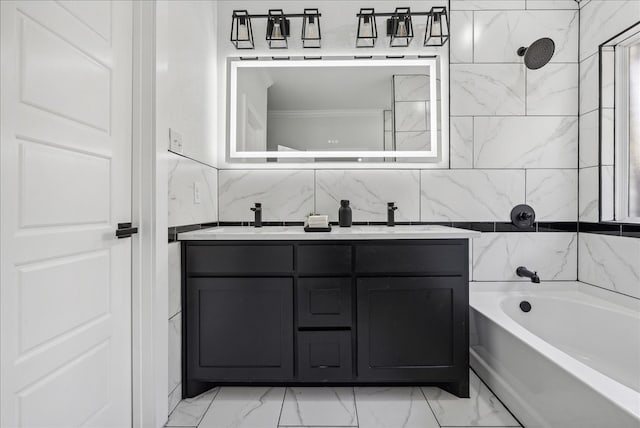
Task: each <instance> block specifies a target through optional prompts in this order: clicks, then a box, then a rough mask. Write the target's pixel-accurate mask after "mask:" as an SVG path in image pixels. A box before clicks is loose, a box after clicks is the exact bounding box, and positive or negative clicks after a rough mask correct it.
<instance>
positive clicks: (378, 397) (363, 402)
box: [355, 386, 440, 428]
mask: <svg viewBox="0 0 640 428" xmlns="http://www.w3.org/2000/svg"><path fill="white" fill-rule="evenodd" d="M355 394H356V408H357V410H358V422H359V424H360V425H359V426H360V428H430V427H433V428H439V427H440V425H438V421H437V420H436V418H435V416H434V415H433V412H432V411H431V409H430V408H429V404H428V403H427V401H426V400H425V398H424V396H423V395H422V392H421V391H420V387H417V386H415V387H402V388H395V387H360V388H356V389H355Z"/></svg>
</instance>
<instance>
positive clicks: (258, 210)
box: [251, 202, 262, 227]
mask: <svg viewBox="0 0 640 428" xmlns="http://www.w3.org/2000/svg"><path fill="white" fill-rule="evenodd" d="M251 211H253V213H254V214H255V218H254V220H253V225H254V226H255V227H262V204H261V203H259V202H256V203H255V207H253V208H251Z"/></svg>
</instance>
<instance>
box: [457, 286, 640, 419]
mask: <svg viewBox="0 0 640 428" xmlns="http://www.w3.org/2000/svg"><path fill="white" fill-rule="evenodd" d="M590 289H595V290H590ZM551 293H555V294H557V295H558V296H559V297H565V298H567V297H570V296H573V297H574V299H575V298H576V297H578V298H586V300H587V302H585V303H587V304H593V303H594V302H593V300H596V303H597V304H598V306H600V307H604V308H608V309H612V310H622V312H624V313H629V311H631V312H632V313H633V315H635V316H638V314H639V313H640V300H638V301H637V302H634V301H633V300H637V299H633V298H630V297H627V296H623V297H624V298H612V297H613V296H610V295H611V294H616V293H612V292H610V291H604V290H601V289H597V288H596V287H592V286H590V285H588V284H583V283H580V282H578V281H562V282H546V283H542V284H536V285H533V284H529V283H522V282H483V283H477V282H473V283H470V287H469V306H470V307H471V308H472V309H473V310H475V311H477V312H479V313H480V314H481V315H482V316H484V317H485V318H487V319H489V320H490V321H491V322H493V323H495V324H496V325H498V326H499V327H500V328H502V329H504V330H505V331H507V332H508V333H509V334H511V335H512V336H514V338H515V339H517V340H520V341H522V342H524V343H525V344H527V345H528V346H530V347H532V348H533V349H534V351H535V352H537V353H539V354H540V355H542V356H543V357H544V358H546V359H548V360H550V361H551V362H553V363H554V364H557V365H558V366H560V367H561V368H562V369H563V370H564V371H566V372H567V373H569V374H570V375H571V376H573V377H574V378H576V379H577V380H578V381H580V382H583V383H585V384H586V385H588V386H589V387H590V388H592V389H594V390H596V391H598V392H599V393H600V394H601V395H603V396H604V397H606V399H607V400H609V401H611V402H612V403H613V404H614V405H615V406H616V407H618V408H620V409H621V410H623V411H625V412H626V413H628V414H630V415H632V416H633V417H635V418H637V419H638V420H640V392H638V391H635V390H634V389H632V388H629V387H628V386H626V385H623V384H621V383H619V382H617V381H616V380H614V379H611V378H609V377H608V376H606V375H605V374H603V373H600V372H599V371H597V370H595V369H593V368H591V367H589V366H587V365H586V364H584V363H582V362H581V361H579V360H577V359H575V358H574V357H572V356H571V355H569V354H567V353H565V352H564V351H562V350H560V349H558V348H556V347H555V346H553V345H552V344H550V343H548V342H547V341H545V340H544V339H542V338H540V337H539V336H536V335H535V334H534V333H532V332H531V331H529V330H528V329H526V328H525V327H524V326H522V325H520V324H519V323H518V322H517V321H515V320H514V319H512V318H511V317H510V316H509V315H508V314H506V313H505V312H504V311H503V310H502V308H501V304H502V300H503V299H502V298H501V297H513V296H523V297H526V296H535V295H538V296H540V295H542V296H544V295H545V294H551ZM605 293H606V294H605ZM604 297H606V300H605V299H604Z"/></svg>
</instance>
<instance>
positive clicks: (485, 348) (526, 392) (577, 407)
mask: <svg viewBox="0 0 640 428" xmlns="http://www.w3.org/2000/svg"><path fill="white" fill-rule="evenodd" d="M470 290H471V292H470V296H469V303H470V306H471V313H470V318H471V319H470V324H471V342H470V343H471V355H470V358H471V366H472V367H473V369H474V370H475V371H476V372H477V373H478V374H479V375H480V377H481V378H482V379H483V380H484V381H485V382H487V383H488V384H489V387H491V389H493V390H494V392H495V393H496V394H497V395H498V397H500V398H501V399H502V400H503V401H504V403H505V404H506V405H507V407H508V408H509V409H510V410H511V411H512V412H513V413H514V414H515V415H516V417H518V419H520V421H521V422H522V423H523V424H524V425H525V426H526V427H527V428H532V427H545V428H546V427H558V428H569V427H594V428H639V427H640V301H638V302H636V301H635V300H634V299H631V298H627V297H624V296H618V295H615V294H613V293H610V292H608V291H604V290H600V289H598V288H595V287H592V286H589V285H585V284H581V283H577V282H561V283H559V282H554V283H552V284H542V285H535V284H531V283H472V284H471V286H470ZM603 296H607V300H605V299H603ZM611 299H614V300H613V301H612V300H611ZM523 300H526V301H528V302H529V303H530V304H531V306H532V309H531V311H530V312H528V313H525V312H523V311H522V310H521V309H520V307H519V304H520V302H521V301H523Z"/></svg>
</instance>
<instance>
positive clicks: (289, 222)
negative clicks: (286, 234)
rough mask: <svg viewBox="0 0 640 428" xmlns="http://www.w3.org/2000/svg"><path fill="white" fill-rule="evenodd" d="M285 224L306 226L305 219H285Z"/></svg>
mask: <svg viewBox="0 0 640 428" xmlns="http://www.w3.org/2000/svg"><path fill="white" fill-rule="evenodd" d="M284 225H285V226H292V227H293V226H304V221H285V222H284Z"/></svg>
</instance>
